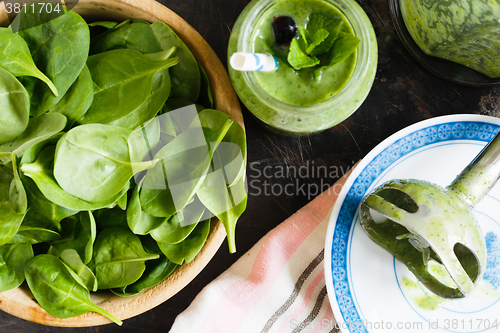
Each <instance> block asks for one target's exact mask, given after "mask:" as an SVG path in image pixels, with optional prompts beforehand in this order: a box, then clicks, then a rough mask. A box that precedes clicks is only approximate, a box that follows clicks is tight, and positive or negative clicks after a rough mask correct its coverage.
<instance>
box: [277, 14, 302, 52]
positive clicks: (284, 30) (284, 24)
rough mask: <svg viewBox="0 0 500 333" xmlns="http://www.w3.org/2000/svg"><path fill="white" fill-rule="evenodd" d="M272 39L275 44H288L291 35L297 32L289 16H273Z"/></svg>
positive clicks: (291, 37) (293, 35)
mask: <svg viewBox="0 0 500 333" xmlns="http://www.w3.org/2000/svg"><path fill="white" fill-rule="evenodd" d="M271 25H272V27H273V34H274V41H275V42H276V45H285V46H288V45H290V43H291V41H292V39H293V37H295V34H296V33H297V26H296V25H295V21H294V20H293V19H292V18H291V17H289V16H278V17H274V18H273V23H272V24H271Z"/></svg>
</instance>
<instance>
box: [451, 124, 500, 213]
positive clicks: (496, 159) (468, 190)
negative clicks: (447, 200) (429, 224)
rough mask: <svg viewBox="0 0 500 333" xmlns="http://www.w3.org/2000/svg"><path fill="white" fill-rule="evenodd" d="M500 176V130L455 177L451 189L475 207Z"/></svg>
mask: <svg viewBox="0 0 500 333" xmlns="http://www.w3.org/2000/svg"><path fill="white" fill-rule="evenodd" d="M499 177H500V132H499V133H498V134H497V135H495V137H494V138H493V139H492V140H491V141H490V143H488V145H487V146H486V147H484V149H483V150H482V151H481V152H480V153H479V155H477V156H476V158H475V159H474V160H473V161H472V162H471V163H470V164H469V165H468V166H467V167H466V168H465V169H464V170H463V171H462V172H461V173H460V174H459V175H458V176H457V178H455V180H454V181H453V183H451V185H450V186H448V188H449V189H451V190H453V191H455V192H457V193H458V194H459V195H460V196H461V197H462V198H463V199H465V201H466V202H467V204H468V205H469V206H471V207H474V206H475V205H476V204H477V203H479V201H481V199H482V198H483V197H484V196H485V195H486V194H488V192H489V191H490V190H491V188H492V187H493V186H494V185H495V183H496V182H497V180H498V178H499Z"/></svg>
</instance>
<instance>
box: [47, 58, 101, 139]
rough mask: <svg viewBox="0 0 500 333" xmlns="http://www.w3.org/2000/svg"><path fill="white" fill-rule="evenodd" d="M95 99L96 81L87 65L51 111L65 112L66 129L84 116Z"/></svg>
mask: <svg viewBox="0 0 500 333" xmlns="http://www.w3.org/2000/svg"><path fill="white" fill-rule="evenodd" d="M93 100H94V82H93V81H92V76H91V75H90V71H89V68H88V67H87V65H85V66H84V67H83V69H82V71H81V72H80V75H79V76H78V78H77V79H76V81H75V82H74V83H73V85H71V87H70V88H69V90H68V92H67V93H66V94H65V95H64V96H63V98H62V99H61V100H60V101H59V102H58V103H57V104H56V105H54V106H53V107H52V108H51V109H50V111H51V112H57V113H60V114H63V115H65V116H66V118H67V119H68V122H67V124H66V131H68V130H69V129H70V128H71V127H73V125H74V124H75V123H76V121H77V120H78V119H80V118H81V117H83V115H84V114H85V112H87V110H88V109H89V108H90V105H92V101H93Z"/></svg>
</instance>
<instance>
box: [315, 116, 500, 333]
mask: <svg viewBox="0 0 500 333" xmlns="http://www.w3.org/2000/svg"><path fill="white" fill-rule="evenodd" d="M499 130H500V119H497V118H493V117H487V116H479V115H455V116H444V117H438V118H433V119H429V120H426V121H423V122H420V123H417V124H415V125H412V126H409V127H407V128H405V129H403V130H401V131H399V132H398V133H396V134H394V135H392V136H391V137H389V138H388V139H386V140H385V141H383V142H382V143H381V144H379V145H378V146H377V147H376V148H375V149H373V150H372V151H371V152H370V153H369V154H368V155H367V156H366V157H365V158H364V159H363V160H362V161H361V163H360V164H359V165H358V167H357V168H356V169H355V170H354V171H353V173H352V175H351V176H350V177H349V179H348V180H347V182H346V184H345V186H344V188H343V189H342V191H341V193H340V195H339V198H338V200H337V202H336V204H335V206H334V208H333V212H332V216H331V219H330V224H329V226H328V232H327V236H326V243H325V272H326V273H325V275H326V285H327V290H328V296H329V299H330V303H331V306H332V309H333V313H334V315H335V318H336V320H337V322H338V326H339V328H340V329H341V331H342V332H343V333H347V332H349V333H358V332H367V333H374V332H384V333H385V332H404V333H411V332H419V333H422V332H430V333H438V332H488V331H495V332H496V331H500V302H498V301H499V300H500V289H498V288H500V185H497V186H495V187H494V188H493V189H492V190H491V191H490V193H489V194H488V195H487V196H486V197H485V198H484V199H483V200H482V201H481V202H480V203H479V204H478V205H477V206H476V207H475V214H476V217H477V219H478V221H479V223H480V224H481V228H482V230H483V233H484V235H485V237H486V244H487V250H488V262H487V268H486V272H485V274H484V277H483V280H482V281H481V283H480V284H479V285H478V287H477V288H476V289H475V291H474V293H473V294H472V295H470V296H469V297H467V298H466V299H461V300H452V301H450V300H446V301H443V300H441V299H439V298H438V297H437V296H433V295H432V294H431V293H428V292H426V291H425V289H424V288H423V287H421V285H420V284H418V282H417V280H416V279H415V277H414V276H413V275H412V274H411V273H410V272H409V271H408V270H407V269H406V266H404V265H403V264H401V263H400V262H399V261H396V260H395V259H394V257H393V256H392V255H391V254H389V253H388V252H386V251H385V250H384V249H382V248H380V247H379V246H378V245H376V244H375V243H374V242H373V241H371V240H370V239H369V237H368V235H367V234H366V232H365V231H364V230H363V229H362V228H361V226H360V224H359V217H358V214H357V210H358V206H359V204H360V203H361V200H362V198H363V197H364V196H365V195H366V194H368V193H369V192H371V191H372V190H373V189H374V188H376V187H377V186H378V185H380V184H382V183H384V182H386V181H388V180H391V179H405V178H414V179H421V180H427V181H430V182H433V183H437V184H439V185H442V186H447V185H448V184H450V183H451V182H452V181H453V180H454V179H455V177H456V176H457V175H458V174H459V173H460V171H462V169H463V168H464V167H465V166H467V165H468V164H469V163H470V162H471V161H472V160H473V158H474V157H475V156H476V155H477V154H478V153H479V152H480V151H481V149H482V148H483V147H484V146H485V145H486V143H487V142H489V141H490V140H491V139H492V138H493V137H494V135H495V134H496V133H498V132H499ZM497 289H498V290H497ZM497 326H498V327H497Z"/></svg>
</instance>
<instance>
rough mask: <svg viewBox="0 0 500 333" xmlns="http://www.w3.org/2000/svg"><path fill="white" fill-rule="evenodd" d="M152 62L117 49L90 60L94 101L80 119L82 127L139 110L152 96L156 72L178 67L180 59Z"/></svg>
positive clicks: (132, 51)
mask: <svg viewBox="0 0 500 333" xmlns="http://www.w3.org/2000/svg"><path fill="white" fill-rule="evenodd" d="M170 55H171V51H165V52H164V53H163V58H164V60H155V59H151V57H148V56H146V55H143V54H142V53H140V52H138V51H135V50H128V49H118V50H111V51H107V52H104V53H99V54H96V55H93V56H91V57H89V59H88V61H87V65H88V67H89V69H90V73H91V75H92V79H93V80H94V84H95V85H94V91H95V95H94V101H93V102H92V105H91V106H90V109H89V110H88V111H87V113H86V114H85V115H84V117H83V118H82V119H80V120H79V122H80V123H82V124H90V123H110V122H113V121H115V120H117V119H119V118H122V117H123V116H124V115H127V114H129V113H131V112H133V111H134V110H136V109H137V108H138V107H140V106H141V105H142V104H144V102H146V100H147V99H148V98H149V96H150V95H151V91H152V87H153V79H154V76H155V74H156V73H158V72H159V71H162V70H164V69H167V68H169V67H172V66H174V65H176V64H177V62H178V59H177V58H168V57H169V56H170Z"/></svg>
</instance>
